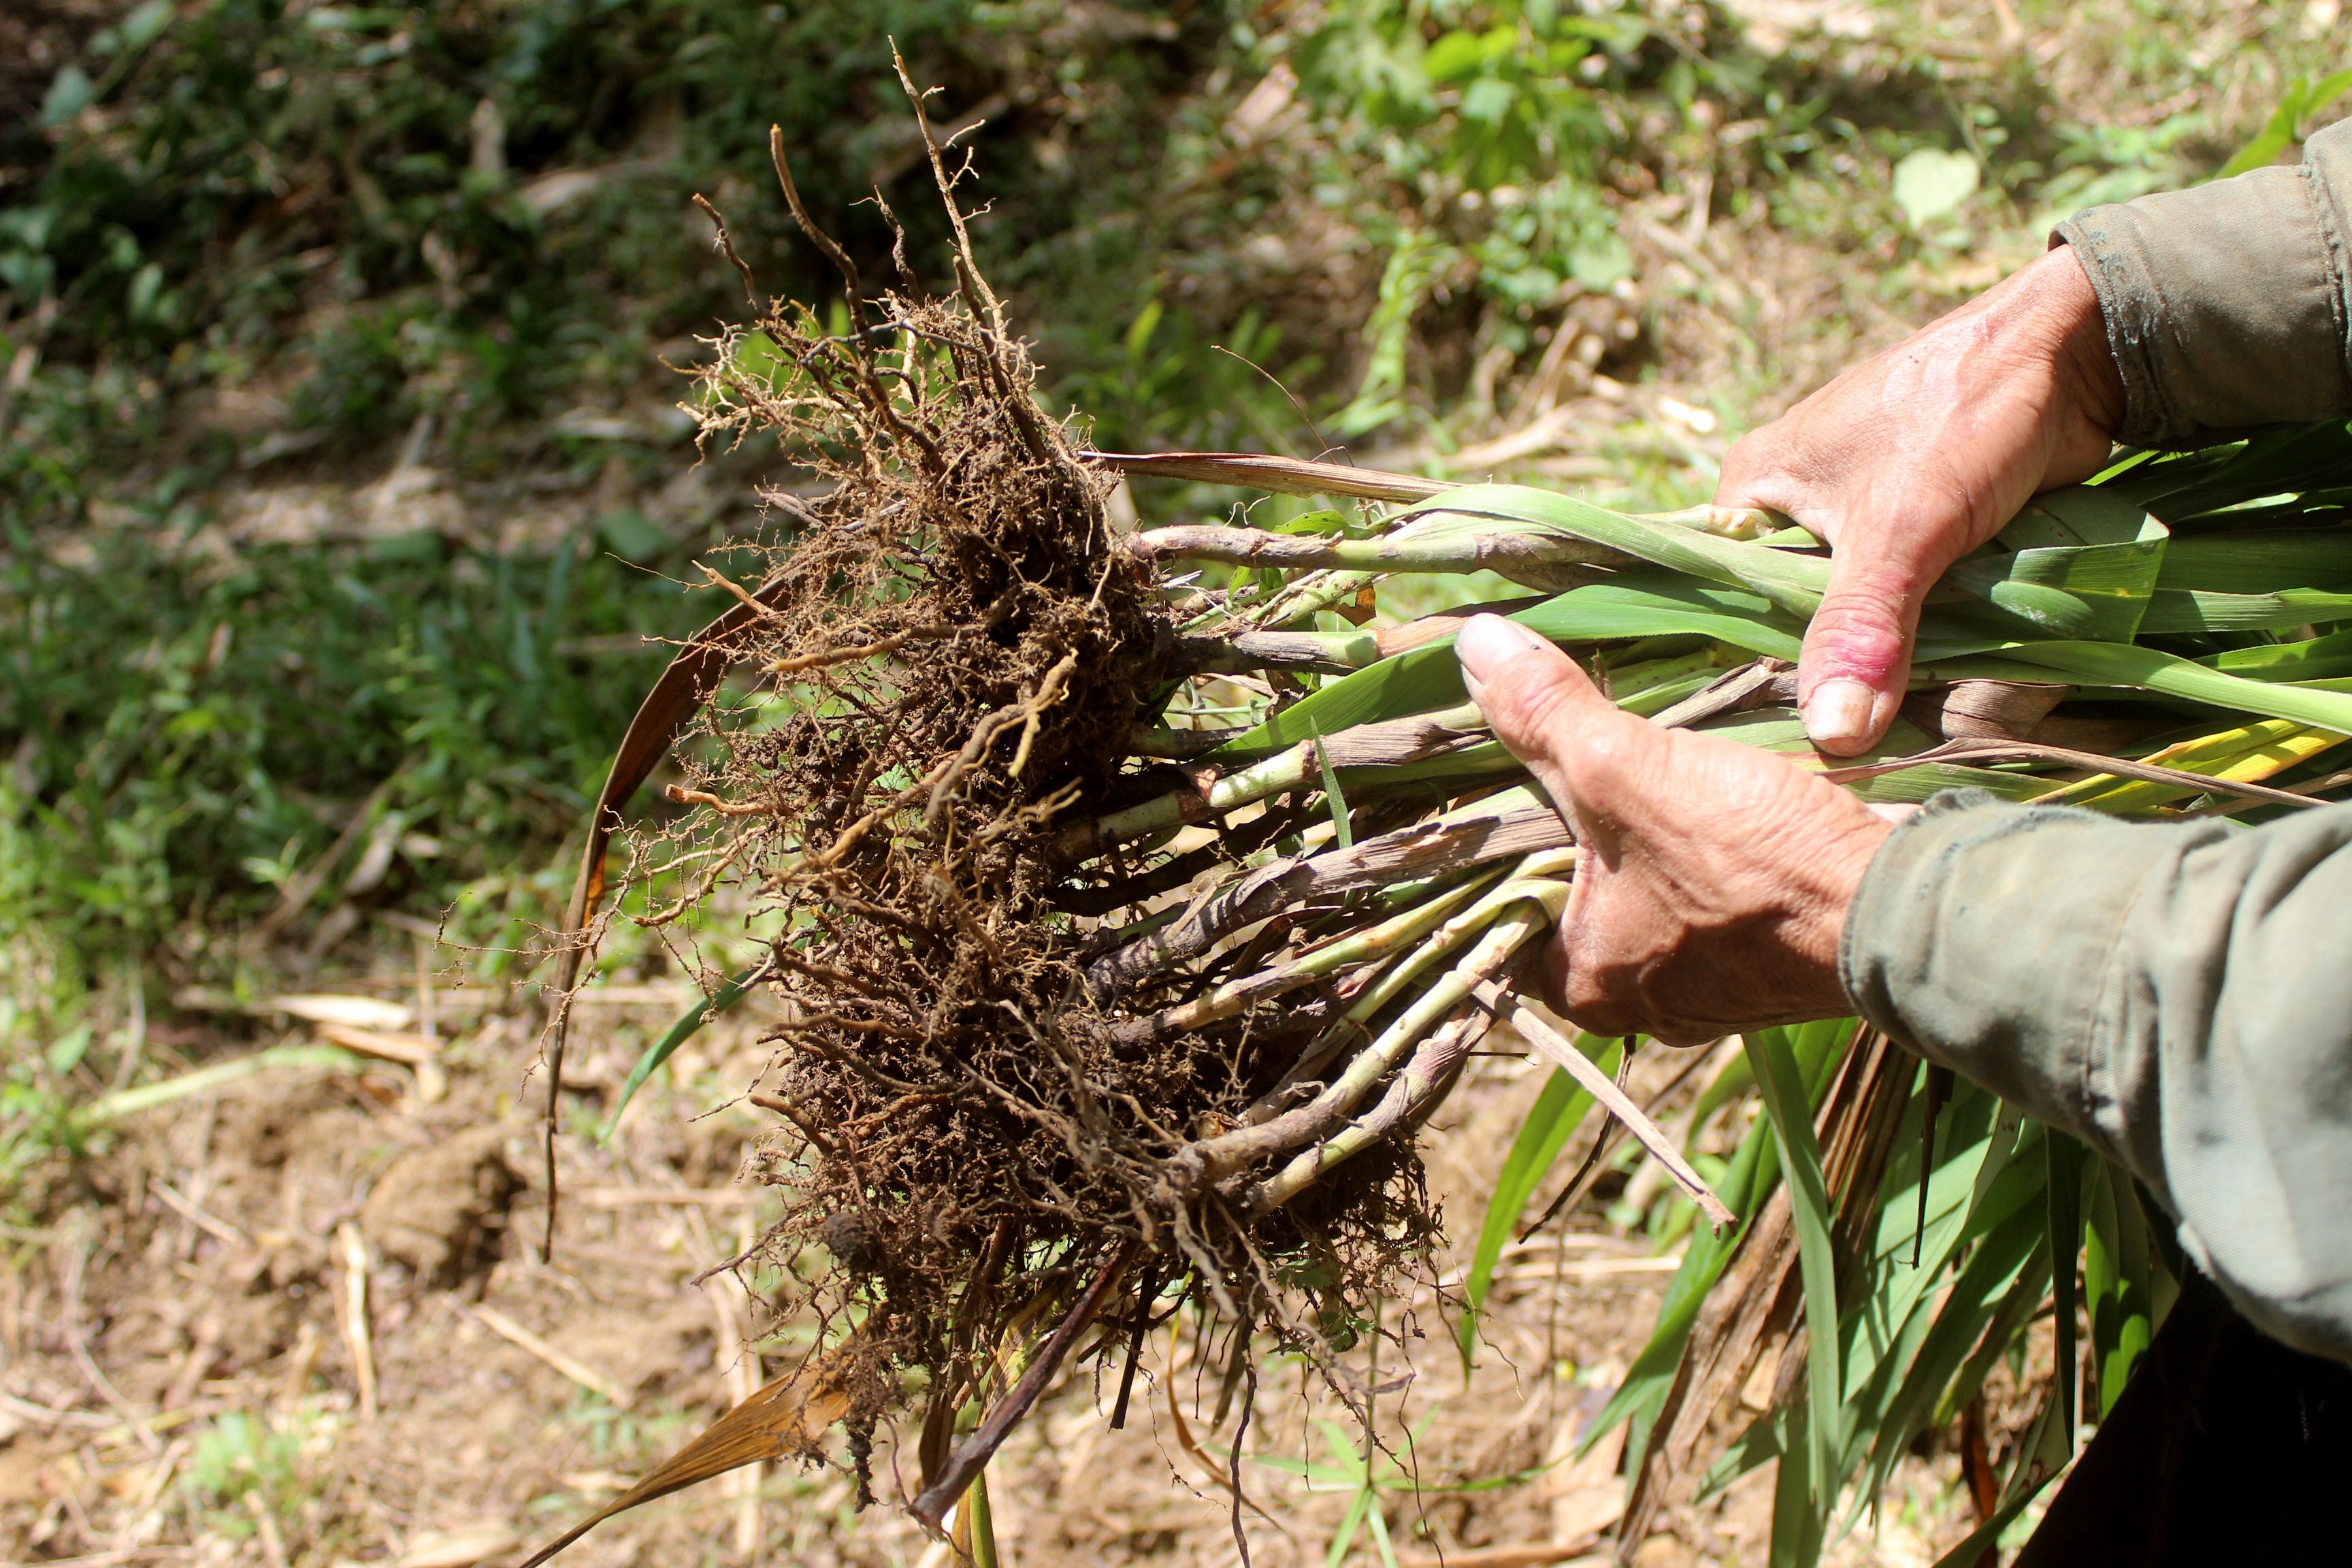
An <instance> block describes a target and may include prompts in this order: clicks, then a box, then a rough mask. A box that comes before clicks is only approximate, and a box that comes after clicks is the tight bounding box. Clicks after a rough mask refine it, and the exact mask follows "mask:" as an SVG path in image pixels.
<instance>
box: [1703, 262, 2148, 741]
mask: <svg viewBox="0 0 2352 1568" xmlns="http://www.w3.org/2000/svg"><path fill="white" fill-rule="evenodd" d="M2123 413H2124V394H2123V382H2122V378H2121V377H2120V375H2119V374H2117V372H2116V363H2115V356H2114V354H2113V353H2112V352H2111V351H2110V350H2109V349H2108V347H2107V340H2106V331H2105V326H2104V324H2103V323H2102V321H2101V319H2100V316H2099V301H2098V297H2097V296H2096V295H2095V294H2094V293H2093V292H2092V290H2091V284H2090V280H2089V279H2086V278H2085V277H2084V275H2083V268H2082V264H2081V263H2080V262H2079V261H2077V260H2076V259H2075V257H2074V249H2073V247H2065V246H2062V247H2059V248H2057V249H2055V250H2053V251H2051V252H2049V253H2048V254H2047V255H2045V256H2043V257H2042V258H2041V259H2040V260H2038V261H2036V262H2034V263H2033V264H2032V266H2030V267H2027V268H2024V269H2022V270H2021V271H2019V272H2017V273H2014V274H2012V275H2011V277H2010V278H2009V279H2006V280H2005V281H2003V282H2001V283H2000V284H1998V285H1997V286H1995V287H1994V288H1993V289H1990V290H1989V291H1987V292H1986V293H1984V294H1981V295H1979V296H1978V297H1977V298H1976V299H1974V300H1970V301H1969V303H1967V304H1966V305H1963V306H1961V307H1960V308H1959V309H1958V310H1955V311H1953V312H1952V313H1951V314H1950V315H1948V316H1946V317H1944V318H1943V319H1942V320H1941V321H1936V322H1934V323H1932V324H1931V325H1929V326H1927V327H1925V328H1923V329H1921V330H1920V331H1918V332H1916V333H1915V334H1913V335H1912V336H1911V337H1910V338H1908V339H1906V341H1905V342H1901V343H1898V344H1896V345H1895V347H1894V348H1891V349H1889V350H1887V351H1886V352H1885V353H1882V354H1880V355H1879V356H1878V357H1877V358H1875V359H1872V360H1867V361H1865V362H1864V363H1861V364H1859V365H1856V366H1854V367H1853V369H1851V370H1849V371H1847V372H1845V373H1844V374H1842V375H1840V376H1839V377H1838V378H1837V379H1836V380H1834V381H1832V382H1831V383H1830V384H1828V385H1827V386H1824V387H1822V389H1821V390H1820V391H1818V392H1816V393H1814V394H1813V395H1811V396H1810V397H1808V398H1806V399H1805V400H1804V401H1803V402H1802V403H1800V404H1798V405H1796V406H1795V407H1794V408H1791V409H1790V410H1789V412H1788V413H1786V414H1784V415H1782V416H1780V418H1778V419H1775V420H1774V421H1772V423H1770V424H1769V425H1766V426H1760V427H1759V428H1758V429H1755V430H1752V431H1750V432H1748V435H1747V436H1745V437H1741V439H1740V441H1739V442H1738V445H1737V446H1735V447H1732V449H1731V453H1730V456H1729V457H1727V458H1725V459H1724V464H1723V478H1722V481H1721V483H1719V484H1718V485H1717V487H1716V492H1715V499H1716V501H1717V504H1718V505H1722V506H1760V507H1772V508H1776V509H1778V510H1780V511H1784V512H1786V513H1788V514H1789V516H1790V517H1792V518H1794V519H1795V520H1796V521H1798V522H1800V523H1801V524H1803V525H1804V526H1805V527H1806V528H1808V529H1810V530H1811V531H1813V532H1814V533H1816V534H1819V535H1820V536H1821V537H1822V539H1823V540H1825V541H1827V542H1828V543H1829V545H1830V549H1831V560H1832V565H1831V569H1830V587H1829V592H1828V594H1827V595H1826V596H1824V597H1823V599H1822V607H1821V608H1820V609H1819V610H1818V611H1816V612H1815V613H1814V616H1813V619H1812V625H1811V626H1810V627H1809V628H1808V629H1807V631H1806V633H1805V648H1804V656H1803V658H1802V659H1801V661H1800V662H1799V665H1798V668H1797V696H1798V703H1799V706H1800V707H1801V710H1802V711H1803V713H1804V716H1805V728H1806V731H1807V732H1808V733H1810V734H1811V736H1812V738H1813V743H1814V744H1816V745H1818V746H1820V747H1821V748H1822V750H1823V751H1825V752H1835V753H1837V754H1838V755H1841V756H1850V755H1853V753H1855V752H1864V751H1867V750H1868V749H1869V748H1870V747H1871V746H1872V745H1873V744H1874V743H1875V742H1877V740H1878V738H1879V737H1880V736H1881V735H1882V734H1884V733H1885V731H1886V726H1887V724H1888V722H1889V721H1891V720H1893V718H1894V717H1895V709H1896V708H1897V707H1898V706H1900V705H1901V703H1902V701H1903V693H1904V688H1905V686H1906V683H1907V682H1908V681H1909V679H1910V675H1911V642H1912V637H1913V634H1915V633H1916V631H1917V630H1918V626H1919V605H1920V602H1921V600H1922V599H1923V598H1924V597H1925V595H1926V594H1927V589H1928V588H1929V586H1931V585H1932V584H1934V583H1935V581H1936V579H1937V577H1939V576H1941V575H1942V574H1943V572H1944V569H1945V568H1946V567H1948V566H1949V565H1950V564H1951V563H1953V562H1955V561H1958V559H1959V558H1960V557H1961V556H1963V555H1965V554H1967V553H1968V552H1969V551H1971V550H1974V549H1975V548H1976V547H1977V546H1978V545H1979V544H1982V543H1983V542H1985V541H1986V540H1988V539H1990V538H1991V537H1992V536H1993V535H1994V534H1995V533H1997V532H1999V531H2000V529H2001V527H2002V526H2003V525H2004V524H2005V523H2007V522H2008V521H2009V520H2010V519H2011V517H2013V516H2015V515H2016V514H2017V511H2018V510H2019V509H2020V508H2021V507H2022V506H2023V505H2024V504H2025V503H2026V501H2027V500H2029V499H2031V498H2032V496H2034V495H2035V494H2036V493H2038V492H2040V491H2042V490H2045V489H2055V488H2057V487H2058V486H2060V485H2069V484H2074V483H2076V482H2077V481H2079V480H2082V479H2088V478H2090V477H2091V476H2092V475H2093V474H2095V473H2096V472H2098V471H2099V469H2100V468H2103V467H2105V464H2106V461H2107V454H2108V451H2109V447H2110V443H2109V440H2108V432H2110V431H2112V430H2113V429H2115V427H2116V425H2118V424H2119V423H2120V422H2121V421H2122V419H2123Z"/></svg>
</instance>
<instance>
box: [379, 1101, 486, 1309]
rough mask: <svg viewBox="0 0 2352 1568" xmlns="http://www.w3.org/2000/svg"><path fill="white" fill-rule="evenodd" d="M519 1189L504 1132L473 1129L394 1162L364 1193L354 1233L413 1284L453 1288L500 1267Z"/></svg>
mask: <svg viewBox="0 0 2352 1568" xmlns="http://www.w3.org/2000/svg"><path fill="white" fill-rule="evenodd" d="M521 1188H522V1182H521V1179H520V1178H519V1177H518V1176H517V1175H516V1174H515V1173H514V1171H513V1169H512V1168H511V1167H510V1166H509V1165H508V1163H507V1158H506V1152H505V1133H504V1132H503V1131H501V1130H500V1129H499V1128H496V1127H477V1128H472V1129H469V1130H467V1131H463V1132H459V1133H457V1134H456V1135H454V1136H452V1137H450V1138H449V1139H447V1140H446V1141H445V1142H441V1143H438V1144H436V1145H435V1146H434V1147H432V1148H430V1149H418V1150H414V1151H412V1152H408V1153H405V1154H403V1155H401V1156H400V1158H398V1159H396V1160H394V1162H393V1163H392V1164H391V1165H390V1166H389V1167H387V1168H386V1169H385V1171H384V1173H383V1175H381V1176H379V1177H377V1178H376V1182H375V1185H374V1187H373V1189H371V1190H370V1191H369V1193H368V1198H367V1203H366V1205H364V1206H363V1207H362V1209H361V1210H360V1228H361V1229H362V1231H364V1232H365V1233H366V1234H367V1236H368V1237H370V1238H371V1239H372V1240H373V1241H374V1243H375V1244H376V1246H377V1247H378V1248H380V1249H381V1250H382V1251H383V1255H384V1256H385V1257H386V1258H391V1259H393V1260H394V1262H397V1263H403V1264H405V1265H407V1267H408V1268H409V1270H410V1272H411V1273H413V1274H414V1275H415V1278H416V1279H417V1280H418V1282H420V1283H422V1284H425V1285H432V1286H441V1287H454V1286H456V1285H457V1284H459V1283H461V1282H463V1281H464V1280H466V1279H470V1278H473V1277H476V1276H478V1275H479V1274H481V1273H482V1272H484V1271H485V1270H487V1269H488V1268H489V1266H490V1265H491V1264H492V1263H494V1262H496V1261H497V1260H498V1258H499V1248H500V1245H501V1243H502V1241H503V1239H504V1237H505V1232H506V1222H507V1211H508V1209H509V1207H510V1206H511V1205H513V1202H514V1197H515V1194H516V1193H518V1192H520V1190H521Z"/></svg>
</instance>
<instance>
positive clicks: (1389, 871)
mask: <svg viewBox="0 0 2352 1568" xmlns="http://www.w3.org/2000/svg"><path fill="white" fill-rule="evenodd" d="M1528 795H1529V792H1528V790H1526V789H1524V788H1522V789H1515V790H1506V791H1504V792H1503V793H1502V794H1501V795H1496V796H1494V797H1492V798H1490V799H1488V800H1484V801H1480V802H1477V803H1476V804H1475V805H1472V806H1464V807H1457V808H1455V809H1454V811H1451V812H1448V813H1446V814H1445V815H1444V816H1442V817H1439V818H1437V819H1435V820H1434V821H1431V822H1424V823H1417V824H1415V825H1414V826H1411V827H1404V828H1399V829H1398V830H1397V831H1396V832H1394V833H1384V834H1382V835H1381V836H1380V837H1377V838H1369V839H1366V840H1365V841H1364V842H1363V843H1361V844H1358V845H1355V846H1353V847H1350V848H1347V849H1334V850H1329V851H1327V852H1325V853H1324V854H1321V855H1317V856H1314V857H1312V858H1305V857H1292V858H1286V859H1282V860H1276V861H1274V862H1272V863H1271V864H1269V865H1266V866H1264V867H1261V868H1258V869H1257V870H1255V871H1253V872H1251V873H1250V874H1249V875H1248V876H1246V877H1243V878H1241V879H1238V880H1236V881H1234V882H1233V883H1231V884H1229V885H1227V886H1225V887H1223V888H1220V889H1217V890H1216V891H1215V892H1213V893H1211V894H1208V895H1206V896H1204V897H1203V898H1202V899H1200V900H1197V901H1196V902H1195V903H1194V904H1193V905H1192V908H1190V909H1188V910H1185V911H1184V916H1183V918H1182V919H1181V920H1179V921H1176V922H1175V923H1173V924H1172V925H1170V926H1169V927H1167V928H1166V929H1165V930H1163V931H1155V932H1153V933H1152V934H1151V935H1150V936H1148V937H1146V938H1144V939H1143V940H1142V941H1140V942H1135V943H1133V944H1131V945H1129V946H1128V947H1123V948H1121V949H1119V950H1118V952H1113V953H1110V954H1108V955H1107V956H1105V957H1103V958H1100V959H1097V960H1096V961H1095V962H1094V963H1091V964H1089V965H1088V966H1087V987H1088V989H1089V990H1090V991H1091V992H1092V993H1093V994H1095V995H1097V996H1107V995H1115V994H1118V992H1120V991H1121V990H1124V989H1125V988H1126V987H1128V986H1129V985H1132V984H1138V983H1139V982H1141V981H1143V980H1145V979H1148V978H1150V976H1152V975H1154V974H1158V973H1162V972H1163V971H1165V970H1167V969H1170V968H1171V967H1173V966H1174V965H1176V964H1179V963H1183V962H1184V961H1185V960H1187V959H1190V958H1192V957H1195V956H1197V955H1198V954H1200V953H1203V952H1207V951H1208V950H1209V949H1210V948H1212V947H1213V946H1215V945H1216V943H1217V942H1220V941H1222V940H1223V939H1224V938H1225V937H1227V936H1230V935H1232V934H1233V933H1234V931H1239V930H1241V929H1242V928H1243V927H1244V926H1247V925H1253V924H1255V923H1256V922H1257V921H1262V920H1265V919H1266V918H1268V917H1269V916H1272V915H1274V914H1276V913H1277V912H1279V911H1280V910H1285V909H1289V908H1293V907H1295V906H1297V904H1299V903H1301V902H1303V901H1305V900H1307V899H1310V898H1313V897H1315V896H1317V895H1318V894H1323V893H1333V892H1339V891H1340V890H1342V889H1349V888H1364V887H1377V886H1381V885H1384V884H1389V883H1395V882H1403V881H1412V880H1415V879H1420V878H1423V877H1426V876H1428V875H1430V874H1432V873H1433V872H1436V871H1442V870H1454V869H1461V868H1467V867H1471V866H1475V865H1480V864H1483V863H1485V862H1486V861H1490V860H1504V859H1509V858H1516V857H1517V856H1521V855H1532V854H1534V853H1536V852H1538V850H1544V849H1557V848H1559V847H1562V846H1564V845H1566V844H1567V843H1569V842H1570V837H1569V832H1568V828H1567V826H1565V825H1564V824H1563V823H1562V822H1561V821H1560V819H1559V813H1558V812H1556V811H1554V810H1552V808H1551V807H1549V805H1534V804H1532V803H1531V802H1530V803H1529V804H1527V805H1520V804H1519V802H1521V801H1526V800H1528Z"/></svg>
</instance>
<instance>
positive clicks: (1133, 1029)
mask: <svg viewBox="0 0 2352 1568" xmlns="http://www.w3.org/2000/svg"><path fill="white" fill-rule="evenodd" d="M1483 885H1484V884H1482V883H1480V882H1475V881H1473V882H1465V883H1463V884H1462V885H1461V886H1459V887H1455V888H1449V889H1446V890H1444V892H1442V893H1440V894H1438V895H1437V896H1436V897H1435V898H1433V899H1432V900H1429V901H1428V902H1427V903H1425V904H1422V905H1420V906H1419V907H1417V908H1415V909H1411V910H1406V911H1405V912H1404V913H1402V914H1401V915H1397V916H1394V917H1392V918H1391V919H1389V920H1385V921H1381V923H1380V924H1378V925H1376V926H1370V927H1368V928H1366V929H1365V930H1362V931H1355V932H1352V933H1351V934H1349V935H1347V936H1344V937H1340V938H1339V939H1337V940H1335V941H1332V942H1326V943H1324V944H1323V945H1322V946H1320V947H1318V948H1313V949H1310V950H1309V951H1307V952H1303V953H1301V954H1299V955H1298V956H1297V958H1294V959H1292V960H1290V961H1289V962H1288V963H1277V964H1276V965H1275V966H1274V967H1273V968H1271V969H1267V970H1264V971H1261V972H1260V973H1256V974H1253V975H1251V976H1249V977H1248V978H1247V979H1245V980H1235V981H1233V982H1230V983H1229V984H1224V985H1221V986H1219V987H1217V989H1216V990H1214V991H1212V992H1210V993H1209V994H1207V995H1206V996H1203V997H1202V998H1201V999H1200V1000H1198V1001H1195V1002H1187V1003H1185V1004H1184V1005H1182V1006H1181V1007H1171V1008H1168V1009H1167V1010H1166V1011H1164V1012H1160V1013H1155V1014H1153V1015H1152V1016H1150V1017H1149V1018H1139V1019H1136V1020H1134V1021H1132V1022H1130V1023H1126V1024H1121V1025H1118V1026H1115V1027H1114V1028H1113V1029H1112V1031H1111V1034H1112V1037H1114V1038H1115V1039H1118V1040H1120V1041H1123V1042H1124V1041H1128V1040H1156V1039H1165V1038H1167V1037H1169V1036H1171V1035H1179V1034H1182V1033H1184V1032H1185V1031H1186V1030H1188V1029H1199V1028H1203V1027H1206V1026H1208V1025H1211V1024H1213V1023H1215V1022H1217V1021H1218V1020H1219V1019H1221V1018H1230V1017H1232V1016H1234V1014H1236V1013H1238V1012H1240V1011H1242V1009H1244V1007H1247V1006H1249V1005H1251V1004H1253V1003H1255V1002H1262V1001H1264V1000H1265V999H1266V998H1267V997H1269V996H1278V995H1280V994H1282V993H1284V992H1286V991H1293V990H1296V989H1297V988H1298V987H1299V986H1301V985H1306V984H1310V983H1312V982H1314V981H1317V980H1321V979H1324V978H1325V977H1327V976H1328V975H1333V974H1337V973H1339V972H1340V971H1341V970H1344V969H1354V968H1358V967H1360V966H1361V965H1363V964H1367V963H1374V962H1377V961H1380V960H1382V959H1386V958H1388V957H1390V956H1391V955H1392V954H1394V953H1395V952H1398V951H1399V950H1400V949H1402V948H1403V947H1405V946H1407V945H1409V944H1410V943H1412V942H1418V941H1420V940H1421V938H1423V937H1424V936H1426V935H1428V934H1429V933H1430V932H1431V931H1434V930H1436V929H1437V926H1438V925H1439V923H1440V922H1441V921H1444V919H1445V917H1446V916H1448V915H1450V914H1452V913H1453V912H1454V910H1457V909H1459V908H1461V907H1462V905H1463V904H1464V903H1465V901H1467V900H1469V899H1470V898H1472V897H1473V896H1474V895H1475V894H1476V893H1477V891H1478V889H1479V888H1480V887H1481V886H1483Z"/></svg>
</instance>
